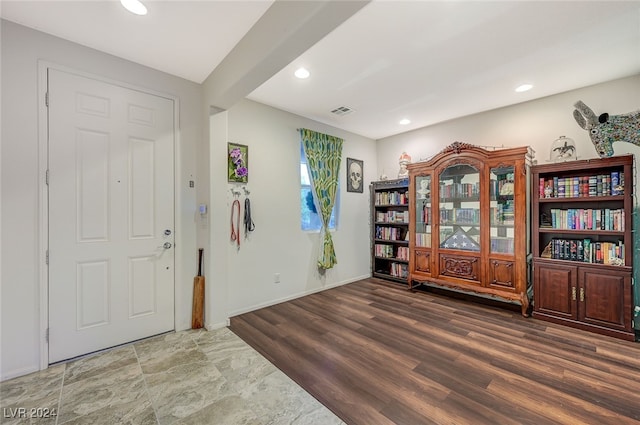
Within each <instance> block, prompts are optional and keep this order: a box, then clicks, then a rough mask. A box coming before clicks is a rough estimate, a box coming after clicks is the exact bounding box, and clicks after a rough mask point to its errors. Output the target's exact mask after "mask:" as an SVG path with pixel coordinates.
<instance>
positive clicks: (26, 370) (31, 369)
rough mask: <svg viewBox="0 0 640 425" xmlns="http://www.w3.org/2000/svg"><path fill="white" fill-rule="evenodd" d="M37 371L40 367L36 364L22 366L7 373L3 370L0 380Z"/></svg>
mask: <svg viewBox="0 0 640 425" xmlns="http://www.w3.org/2000/svg"><path fill="white" fill-rule="evenodd" d="M39 371H40V368H39V367H38V366H29V367H23V368H22V369H16V370H12V371H9V372H7V373H4V372H3V373H2V375H0V382H4V381H7V380H9V379H13V378H17V377H19V376H24V375H28V374H30V373H33V372H39Z"/></svg>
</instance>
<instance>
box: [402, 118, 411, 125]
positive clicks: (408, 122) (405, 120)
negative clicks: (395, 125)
mask: <svg viewBox="0 0 640 425" xmlns="http://www.w3.org/2000/svg"><path fill="white" fill-rule="evenodd" d="M410 123H411V121H410V120H408V119H407V118H403V119H401V120H400V122H399V124H400V125H407V124H410Z"/></svg>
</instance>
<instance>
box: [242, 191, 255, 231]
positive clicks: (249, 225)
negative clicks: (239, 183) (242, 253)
mask: <svg viewBox="0 0 640 425" xmlns="http://www.w3.org/2000/svg"><path fill="white" fill-rule="evenodd" d="M255 228H256V225H255V224H253V220H252V219H251V202H249V198H245V200H244V236H245V237H246V236H247V235H248V234H249V232H253V229H255Z"/></svg>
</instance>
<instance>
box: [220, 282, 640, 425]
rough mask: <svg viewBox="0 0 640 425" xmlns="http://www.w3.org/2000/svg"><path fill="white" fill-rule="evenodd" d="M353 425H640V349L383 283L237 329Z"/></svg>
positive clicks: (251, 318)
mask: <svg viewBox="0 0 640 425" xmlns="http://www.w3.org/2000/svg"><path fill="white" fill-rule="evenodd" d="M230 328H231V330H232V331H233V332H235V333H236V334H237V335H239V336H240V337H241V338H243V339H244V340H245V341H246V342H247V343H248V344H250V345H252V346H253V347H254V348H255V349H256V350H258V351H259V352H260V353H262V354H263V355H264V356H265V357H266V358H267V359H269V361H271V362H272V363H274V364H275V365H276V366H277V367H278V368H280V369H281V370H282V371H283V372H284V373H286V374H287V375H288V376H290V377H291V378H292V379H293V380H295V381H296V382H297V383H298V384H300V385H301V386H302V387H303V388H305V389H306V390H307V391H308V392H309V393H310V394H312V395H313V396H314V397H316V398H317V399H318V400H319V401H320V402H321V403H323V404H324V405H325V406H327V407H328V408H329V409H331V410H332V411H333V412H334V413H335V414H336V415H338V416H339V417H340V418H341V419H342V420H343V421H344V422H345V423H347V424H349V425H378V424H381V425H391V424H407V425H423V424H424V425H429V424H456V425H458V424H473V425H482V424H491V425H494V424H536V425H547V424H548V425H552V424H553V425H556V424H568V425H574V424H587V425H590V424H594V425H596V424H597V425H601V424H616V425H618V424H625V425H626V424H636V425H640V344H638V343H634V342H629V341H622V340H617V339H614V338H609V337H606V336H602V335H596V334H591V333H588V332H585V331H580V330H576V329H571V328H567V327H563V326H560V325H555V324H551V323H547V322H543V321H540V320H537V319H533V318H524V317H522V315H521V314H520V311H519V309H515V308H513V307H512V306H508V307H507V308H501V307H500V306H497V305H487V304H483V303H473V302H470V301H469V300H465V299H457V298H456V297H447V296H444V295H442V294H441V293H431V292H430V291H427V292H424V291H415V292H411V291H407V290H405V289H404V288H403V287H402V286H399V285H396V284H392V283H388V282H386V281H382V280H379V279H373V278H372V279H364V280H362V281H358V282H354V283H351V284H347V285H343V286H340V287H336V288H332V289H329V290H326V291H323V292H319V293H315V294H312V295H309V296H306V297H302V298H298V299H295V300H291V301H288V302H285V303H281V304H277V305H274V306H271V307H267V308H264V309H260V310H256V311H253V312H250V313H246V314H242V315H240V316H236V317H233V318H231V326H230Z"/></svg>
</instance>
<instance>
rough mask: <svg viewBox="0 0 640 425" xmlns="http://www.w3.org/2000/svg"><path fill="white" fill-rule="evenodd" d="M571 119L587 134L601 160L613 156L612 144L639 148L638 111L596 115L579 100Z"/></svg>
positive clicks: (639, 125) (639, 119)
mask: <svg viewBox="0 0 640 425" xmlns="http://www.w3.org/2000/svg"><path fill="white" fill-rule="evenodd" d="M573 106H575V107H576V109H575V110H574V111H573V117H574V118H575V120H576V122H577V123H578V125H579V126H580V127H582V128H583V129H585V130H587V131H588V132H589V136H590V137H591V142H592V143H593V145H594V146H595V147H596V152H598V155H600V157H601V158H608V157H610V156H611V155H613V143H614V142H618V141H620V142H629V143H633V144H634V145H637V146H640V111H635V112H630V113H628V114H624V115H609V114H607V113H604V114H601V115H600V116H599V117H596V114H594V113H593V111H592V110H591V109H590V108H589V107H588V106H587V105H585V104H584V103H582V101H581V100H579V101H578V102H576V104H575V105H573Z"/></svg>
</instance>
